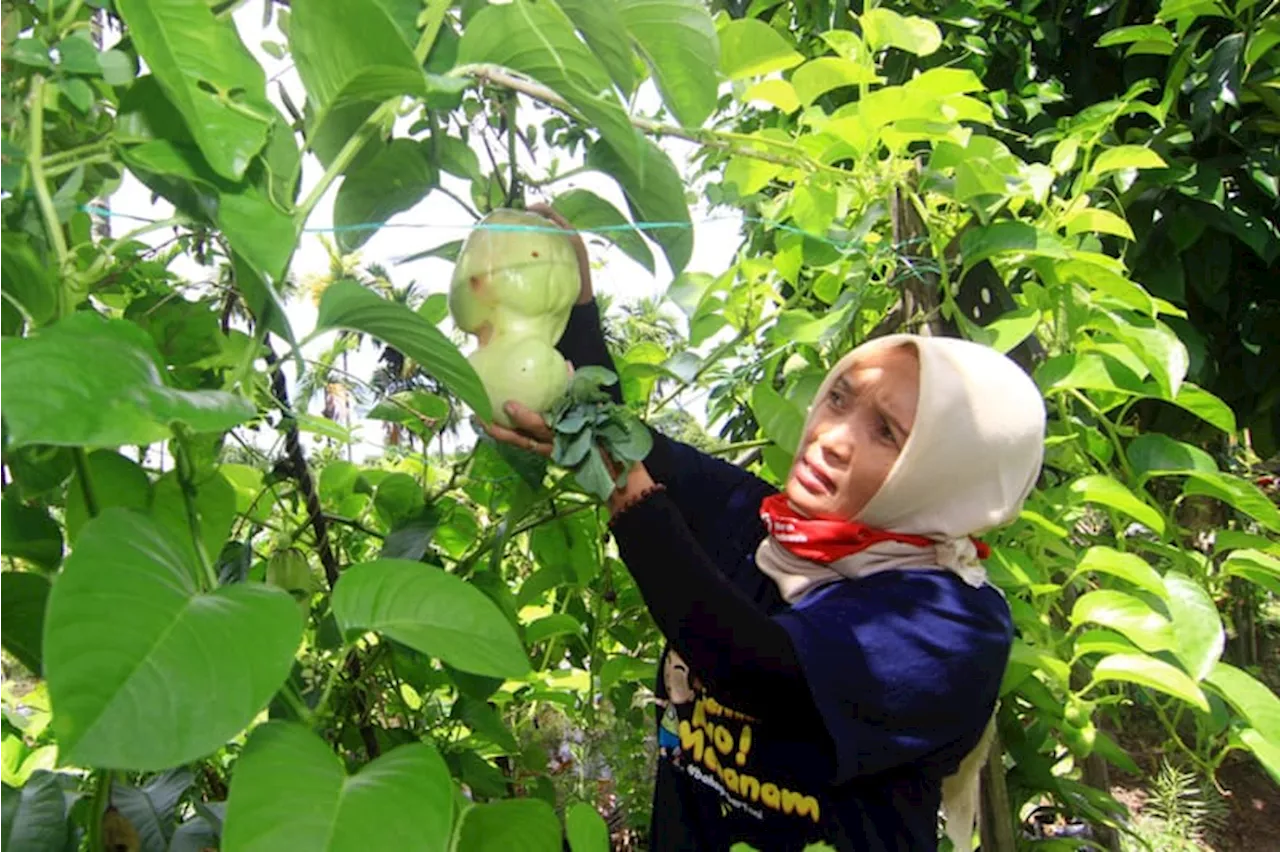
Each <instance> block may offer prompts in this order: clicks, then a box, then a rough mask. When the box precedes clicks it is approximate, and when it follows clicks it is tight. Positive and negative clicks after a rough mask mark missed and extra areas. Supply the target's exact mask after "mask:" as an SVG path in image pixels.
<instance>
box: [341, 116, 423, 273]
mask: <svg viewBox="0 0 1280 852" xmlns="http://www.w3.org/2000/svg"><path fill="white" fill-rule="evenodd" d="M439 182H440V175H439V174H438V173H437V172H436V169H435V166H433V165H432V164H431V156H430V143H426V142H414V141H413V140H411V139H392V140H391V142H390V143H389V144H388V145H386V146H385V147H384V148H382V149H381V150H379V151H378V152H377V153H375V154H374V155H373V156H372V157H371V158H370V159H368V160H366V161H365V162H363V163H362V164H361V165H360V166H359V167H358V168H354V169H351V170H350V171H349V172H348V173H347V176H346V178H344V179H343V181H342V186H341V187H339V188H338V197H337V198H336V199H334V202H333V225H334V229H335V230H336V231H337V233H336V237H337V241H338V247H339V248H340V249H342V250H343V251H344V252H351V251H355V250H356V249H358V248H360V246H362V245H364V244H365V243H366V242H368V240H369V238H370V237H372V236H373V235H374V234H375V233H377V231H378V227H380V226H382V225H384V224H386V221H387V220H388V219H390V218H391V217H392V216H394V215H395V214H396V213H402V212H404V211H405V210H408V209H410V208H411V207H413V206H414V205H416V204H417V203H418V202H419V201H421V200H422V199H424V198H426V197H427V193H429V192H431V190H432V189H433V188H434V187H435V186H436V185H437V184H439Z"/></svg>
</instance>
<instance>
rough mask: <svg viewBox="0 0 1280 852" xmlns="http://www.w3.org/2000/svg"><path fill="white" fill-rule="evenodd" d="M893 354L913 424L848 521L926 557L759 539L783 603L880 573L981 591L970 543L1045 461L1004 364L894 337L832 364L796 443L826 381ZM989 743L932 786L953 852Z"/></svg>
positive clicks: (882, 546)
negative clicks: (900, 361) (902, 353)
mask: <svg viewBox="0 0 1280 852" xmlns="http://www.w3.org/2000/svg"><path fill="white" fill-rule="evenodd" d="M903 344H906V345H910V346H913V347H915V350H916V353H917V355H918V356H919V360H920V395H919V398H918V400H917V403H916V419H915V424H914V425H913V426H912V428H911V434H910V435H909V436H908V438H907V442H906V445H905V446H903V448H902V452H901V454H899V456H898V459H897V461H896V462H895V463H894V465H893V467H892V468H891V469H890V471H889V475H888V476H887V477H886V478H885V481H884V484H883V485H881V486H880V489H879V490H878V491H877V492H876V493H875V495H874V496H873V497H872V498H871V500H870V502H868V503H867V505H866V507H865V508H864V509H863V510H862V512H861V513H860V514H859V515H858V517H857V518H850V519H849V520H857V521H860V522H862V523H864V524H867V525H869V526H872V527H877V528H879V529H883V530H889V531H892V532H896V533H907V534H911V535H920V536H924V537H926V538H930V539H933V540H934V541H935V542H936V544H935V545H934V546H933V547H931V548H927V547H918V546H916V545H911V544H903V543H901V542H895V541H886V542H879V543H876V544H873V545H872V546H870V547H868V548H867V549H865V550H861V551H859V552H857V553H854V554H851V555H849V556H846V557H844V558H842V559H838V560H836V561H835V562H831V563H830V564H825V565H824V564H821V563H818V562H811V561H809V560H807V559H803V558H801V557H798V556H796V555H794V554H792V553H791V552H790V551H788V550H787V549H786V548H785V547H783V546H782V545H780V544H779V543H778V542H776V541H775V540H774V539H773V537H772V536H769V537H766V538H765V540H764V541H763V542H761V543H760V547H759V548H758V549H757V551H756V564H757V565H758V566H759V568H760V570H761V571H763V572H764V573H765V574H767V575H769V576H770V577H771V578H773V580H774V582H776V583H777V584H778V589H779V591H781V592H782V596H783V597H784V598H785V599H786V600H787V601H788V602H791V603H794V602H796V601H798V600H799V599H800V598H802V597H803V596H804V595H806V594H807V593H808V592H810V591H812V590H813V589H816V588H818V587H819V586H823V585H826V584H827V583H831V582H834V581H836V580H840V579H842V578H855V577H865V576H867V575H869V574H875V573H878V572H881V571H889V570H920V569H937V568H939V567H941V568H946V569H949V570H951V571H954V572H955V573H956V574H958V575H959V576H960V577H961V578H962V579H963V580H964V581H965V582H966V583H969V584H970V585H972V586H982V585H983V584H985V583H986V581H987V573H986V571H985V569H983V567H982V564H981V562H979V560H978V555H977V549H976V548H975V547H974V544H973V542H972V541H971V540H970V536H975V535H979V534H981V533H983V532H985V531H987V530H990V529H993V528H995V527H998V526H1001V525H1003V524H1007V523H1009V522H1010V521H1012V520H1013V519H1014V518H1016V517H1017V516H1018V513H1019V512H1020V511H1021V509H1022V503H1023V501H1024V500H1026V498H1027V495H1028V494H1030V493H1031V489H1032V488H1033V487H1034V486H1035V482H1036V479H1037V478H1038V477H1039V474H1040V464H1041V462H1042V461H1043V459H1044V427H1045V412H1044V401H1043V399H1042V398H1041V396H1040V391H1039V389H1037V388H1036V385H1035V383H1034V382H1032V381H1031V379H1030V377H1028V376H1027V374H1026V373H1025V372H1023V370H1022V368H1020V367H1019V366H1018V365H1017V364H1015V363H1014V362H1013V361H1011V360H1009V359H1008V358H1006V357H1005V356H1004V355H1001V354H1000V353H998V352H996V351H995V350H994V349H990V348H988V347H986V346H982V345H980V344H977V343H972V342H969V341H966V340H957V339H954V338H947V337H919V336H916V335H910V334H895V335H890V336H888V337H882V338H878V339H876V340H873V341H870V342H868V343H864V344H863V345H862V346H859V347H857V348H856V349H854V350H853V351H852V352H850V353H849V354H848V355H846V356H845V357H844V358H842V359H840V362H839V363H837V364H836V365H835V366H834V367H833V368H832V369H831V372H829V373H828V374H827V377H826V379H825V381H823V383H822V387H821V388H819V389H818V393H817V395H816V396H815V397H814V401H815V404H814V406H813V407H811V408H810V409H809V417H808V420H807V421H806V422H805V427H804V435H805V439H806V440H808V437H809V434H810V430H811V429H812V427H813V421H814V417H815V409H816V407H817V405H819V404H821V402H822V400H824V399H826V397H827V394H828V392H829V391H830V390H831V386H832V385H833V384H834V383H835V381H836V379H837V378H839V377H840V376H842V375H844V374H845V373H847V372H848V371H849V369H850V368H851V367H852V366H853V365H854V364H855V363H856V362H857V361H858V360H859V359H861V358H865V357H866V356H867V355H869V354H871V353H873V352H877V351H881V350H883V349H886V348H890V347H893V346H901V345H903ZM799 457H800V454H797V459H799ZM994 736H995V717H994V716H993V717H992V718H991V720H990V721H989V722H988V723H987V726H986V729H985V730H984V731H983V733H982V736H981V738H980V740H979V742H978V745H977V746H976V747H975V748H974V749H973V750H972V751H971V752H970V753H969V754H968V755H967V756H966V757H965V758H964V760H963V761H961V764H960V768H959V769H958V770H957V771H956V773H955V774H954V775H951V776H950V777H948V778H946V779H944V781H943V784H942V811H943V815H944V816H945V818H946V833H947V836H948V837H949V838H950V839H951V842H952V844H953V845H954V846H955V848H956V849H957V850H958V852H969V850H971V849H972V848H973V835H974V831H975V829H976V826H977V817H978V800H979V777H980V773H981V770H982V766H983V764H984V763H985V762H986V757H987V751H988V749H989V748H990V746H991V742H992V740H993V739H994Z"/></svg>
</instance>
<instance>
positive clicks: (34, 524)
mask: <svg viewBox="0 0 1280 852" xmlns="http://www.w3.org/2000/svg"><path fill="white" fill-rule="evenodd" d="M0 553H3V554H4V555H5V556H12V557H14V558H15V559H25V560H26V561H28V562H30V563H31V564H32V565H37V566H39V567H41V568H47V569H53V568H57V567H58V565H59V563H61V562H62V528H61V527H59V526H58V522H57V521H55V520H54V519H53V517H52V516H51V515H50V514H49V510H48V509H45V508H43V507H41V506H26V505H23V504H22V503H21V502H19V501H18V499H17V495H15V494H14V493H13V492H11V491H6V492H5V494H4V499H3V500H0Z"/></svg>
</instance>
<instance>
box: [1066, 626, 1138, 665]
mask: <svg viewBox="0 0 1280 852" xmlns="http://www.w3.org/2000/svg"><path fill="white" fill-rule="evenodd" d="M1073 650H1074V653H1075V657H1076V659H1079V658H1080V657H1083V656H1085V655H1086V654H1141V653H1142V650H1141V649H1140V648H1139V647H1138V646H1137V645H1135V644H1133V643H1132V642H1130V641H1129V640H1128V639H1126V638H1124V637H1123V636H1121V635H1120V634H1119V633H1116V632H1114V631H1112V630H1086V631H1085V632H1083V633H1081V634H1080V635H1079V636H1077V637H1076V641H1075V645H1074V646H1073Z"/></svg>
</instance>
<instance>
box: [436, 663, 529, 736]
mask: <svg viewBox="0 0 1280 852" xmlns="http://www.w3.org/2000/svg"><path fill="white" fill-rule="evenodd" d="M451 674H453V676H454V677H455V680H456V676H457V673H456V672H453V673H451ZM501 685H502V684H501V682H499V683H498V686H501ZM459 688H460V689H461V687H459ZM453 715H454V716H455V717H457V718H459V719H461V720H462V721H463V723H464V724H465V725H466V726H467V727H468V728H470V729H471V730H472V731H473V732H475V733H477V734H479V735H480V736H482V737H484V738H485V739H487V740H488V741H489V742H491V743H493V744H494V745H496V746H498V747H499V748H501V749H502V750H503V751H505V752H506V753H507V754H516V753H517V752H519V751H520V744H519V743H518V742H516V738H515V737H514V736H512V734H511V731H509V730H508V729H507V726H506V723H504V722H503V721H502V716H501V715H499V713H498V711H496V710H494V709H493V707H491V706H489V703H488V702H487V701H484V700H483V699H480V698H472V697H471V696H470V695H465V694H463V695H460V696H459V697H458V700H457V701H456V702H454V705H453Z"/></svg>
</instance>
